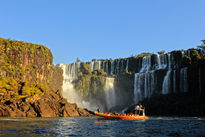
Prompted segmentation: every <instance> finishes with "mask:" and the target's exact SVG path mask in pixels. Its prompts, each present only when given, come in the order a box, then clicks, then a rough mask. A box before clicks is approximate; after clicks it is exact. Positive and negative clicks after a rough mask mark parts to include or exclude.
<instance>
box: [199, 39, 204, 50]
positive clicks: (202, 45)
mask: <svg viewBox="0 0 205 137" xmlns="http://www.w3.org/2000/svg"><path fill="white" fill-rule="evenodd" d="M201 41H202V44H201V45H200V46H197V47H198V48H201V49H204V50H205V40H201Z"/></svg>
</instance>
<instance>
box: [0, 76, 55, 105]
mask: <svg viewBox="0 0 205 137" xmlns="http://www.w3.org/2000/svg"><path fill="white" fill-rule="evenodd" d="M45 92H51V89H50V88H49V87H48V86H47V85H45V84H37V83H36V82H30V81H25V82H21V81H19V80H17V79H14V78H10V77H5V78H0V100H1V102H2V101H8V100H12V99H23V98H26V97H29V96H33V95H35V94H40V95H43V94H44V93H45Z"/></svg>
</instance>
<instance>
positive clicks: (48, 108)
mask: <svg viewBox="0 0 205 137" xmlns="http://www.w3.org/2000/svg"><path fill="white" fill-rule="evenodd" d="M52 62H53V56H52V53H51V51H50V50H49V49H48V48H46V47H45V46H43V45H38V44H32V43H25V42H21V41H13V40H7V39H3V38H0V116H11V117H25V116H28V117H57V116H88V115H90V113H89V112H88V111H86V110H84V109H81V108H78V107H77V105H76V104H70V103H68V102H67V100H66V99H64V98H63V96H62V95H61V93H60V91H61V88H62V82H63V77H62V74H63V71H62V69H61V68H59V67H56V66H54V65H53V64H52Z"/></svg>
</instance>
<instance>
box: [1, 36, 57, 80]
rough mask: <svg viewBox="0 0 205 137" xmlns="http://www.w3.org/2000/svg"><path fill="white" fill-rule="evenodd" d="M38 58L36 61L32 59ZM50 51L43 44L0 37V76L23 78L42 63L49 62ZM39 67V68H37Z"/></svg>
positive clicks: (33, 71) (50, 60) (51, 58)
mask: <svg viewBox="0 0 205 137" xmlns="http://www.w3.org/2000/svg"><path fill="white" fill-rule="evenodd" d="M35 58H36V59H37V58H39V60H38V61H35V60H34V59H35ZM52 61H53V56H52V54H51V51H50V50H49V49H48V48H46V47H45V46H43V45H39V44H32V43H26V42H22V41H14V40H7V39H3V38H0V71H1V73H0V76H4V77H5V76H9V77H15V78H20V79H21V78H23V76H24V75H25V74H28V73H30V74H32V73H35V71H36V69H38V67H39V66H41V65H42V64H51V63H52ZM39 69H41V68H39Z"/></svg>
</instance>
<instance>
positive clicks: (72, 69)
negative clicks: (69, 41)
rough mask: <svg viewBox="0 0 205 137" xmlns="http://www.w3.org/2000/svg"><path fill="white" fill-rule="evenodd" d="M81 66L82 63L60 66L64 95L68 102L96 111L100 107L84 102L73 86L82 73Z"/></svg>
mask: <svg viewBox="0 0 205 137" xmlns="http://www.w3.org/2000/svg"><path fill="white" fill-rule="evenodd" d="M80 64H81V63H80V62H77V63H70V64H60V65H59V67H61V68H62V69H63V86H62V95H63V97H65V98H66V99H67V100H68V102H70V103H76V104H77V105H78V106H79V107H81V108H87V109H89V110H92V111H94V110H96V108H97V107H98V106H97V105H96V104H93V103H90V102H87V101H84V100H83V98H82V97H81V96H80V95H79V94H78V92H77V91H76V90H75V89H74V86H73V81H74V80H76V79H77V74H78V72H79V71H80Z"/></svg>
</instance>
